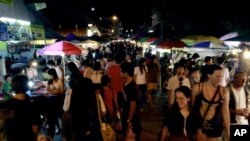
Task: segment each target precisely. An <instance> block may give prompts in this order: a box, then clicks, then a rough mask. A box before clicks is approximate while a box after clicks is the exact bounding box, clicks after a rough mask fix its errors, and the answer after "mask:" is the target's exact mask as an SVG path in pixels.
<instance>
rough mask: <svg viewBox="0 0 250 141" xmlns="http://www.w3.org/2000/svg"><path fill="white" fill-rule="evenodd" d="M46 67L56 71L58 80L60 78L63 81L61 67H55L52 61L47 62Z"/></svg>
mask: <svg viewBox="0 0 250 141" xmlns="http://www.w3.org/2000/svg"><path fill="white" fill-rule="evenodd" d="M47 65H48V67H49V68H53V69H55V70H56V73H57V76H58V78H60V79H61V80H64V72H63V69H62V67H60V66H57V65H56V63H55V62H54V61H53V60H49V61H48V62H47Z"/></svg>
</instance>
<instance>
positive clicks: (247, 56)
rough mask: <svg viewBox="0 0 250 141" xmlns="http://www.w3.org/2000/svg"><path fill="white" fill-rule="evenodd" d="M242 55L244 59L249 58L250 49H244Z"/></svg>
mask: <svg viewBox="0 0 250 141" xmlns="http://www.w3.org/2000/svg"><path fill="white" fill-rule="evenodd" d="M243 56H244V58H245V59H250V51H244V53H243Z"/></svg>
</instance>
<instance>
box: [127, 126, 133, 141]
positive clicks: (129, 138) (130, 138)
mask: <svg viewBox="0 0 250 141" xmlns="http://www.w3.org/2000/svg"><path fill="white" fill-rule="evenodd" d="M125 141H135V133H134V132H133V130H132V128H129V129H128V131H127V133H126V137H125Z"/></svg>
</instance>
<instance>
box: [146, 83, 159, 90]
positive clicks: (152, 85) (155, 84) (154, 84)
mask: <svg viewBox="0 0 250 141" xmlns="http://www.w3.org/2000/svg"><path fill="white" fill-rule="evenodd" d="M156 89H157V83H148V90H156Z"/></svg>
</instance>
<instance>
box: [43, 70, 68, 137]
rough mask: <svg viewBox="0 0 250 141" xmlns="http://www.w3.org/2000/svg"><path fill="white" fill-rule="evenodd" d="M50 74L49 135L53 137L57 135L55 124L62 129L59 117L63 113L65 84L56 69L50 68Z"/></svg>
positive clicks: (48, 87)
mask: <svg viewBox="0 0 250 141" xmlns="http://www.w3.org/2000/svg"><path fill="white" fill-rule="evenodd" d="M48 75H49V77H50V79H49V81H48V85H47V92H48V99H49V111H48V124H49V128H48V135H49V136H51V137H52V138H53V137H54V135H55V124H56V125H57V127H58V128H59V130H60V126H59V123H58V118H61V117H62V114H63V109H62V107H63V100H64V96H65V95H64V86H63V82H62V80H61V79H59V78H58V75H57V73H56V70H55V69H49V70H48Z"/></svg>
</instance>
